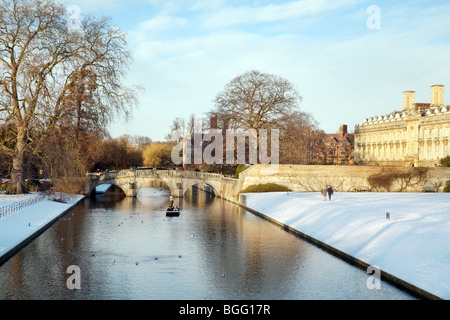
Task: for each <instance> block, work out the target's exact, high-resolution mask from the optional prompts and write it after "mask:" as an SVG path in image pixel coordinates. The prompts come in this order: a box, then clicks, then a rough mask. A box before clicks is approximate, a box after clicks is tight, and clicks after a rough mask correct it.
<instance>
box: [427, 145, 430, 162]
mask: <svg viewBox="0 0 450 320" xmlns="http://www.w3.org/2000/svg"><path fill="white" fill-rule="evenodd" d="M427 159H428V160H431V146H428V158H427Z"/></svg>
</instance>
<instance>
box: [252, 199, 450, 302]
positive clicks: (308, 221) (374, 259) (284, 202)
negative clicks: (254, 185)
mask: <svg viewBox="0 0 450 320" xmlns="http://www.w3.org/2000/svg"><path fill="white" fill-rule="evenodd" d="M244 199H245V205H246V206H247V207H249V208H251V209H253V210H255V211H257V212H260V213H262V214H264V215H266V216H268V217H269V218H271V219H274V220H276V221H278V222H280V223H282V224H285V225H287V226H290V227H292V228H293V229H296V230H298V231H300V232H302V233H304V234H306V235H308V236H309V237H312V238H314V239H317V240H319V241H321V242H323V243H326V244H327V245H329V246H331V247H333V248H336V249H338V250H340V251H342V252H344V253H346V254H348V255H350V256H352V257H355V258H357V259H359V260H362V261H364V262H366V263H367V264H369V265H374V266H377V267H379V268H380V269H381V270H383V271H385V272H387V273H389V274H392V275H394V276H396V277H398V278H400V279H401V280H403V281H406V282H408V283H410V284H413V285H415V286H417V287H419V288H421V289H423V290H425V291H428V292H429V293H432V294H434V295H436V296H438V297H440V298H443V299H450V276H449V274H450V194H448V193H336V194H335V195H334V196H333V198H332V201H324V200H323V197H322V195H321V194H320V193H306V192H305V193H286V192H274V193H253V194H245V195H244ZM387 212H389V214H390V220H387V219H386V213H387Z"/></svg>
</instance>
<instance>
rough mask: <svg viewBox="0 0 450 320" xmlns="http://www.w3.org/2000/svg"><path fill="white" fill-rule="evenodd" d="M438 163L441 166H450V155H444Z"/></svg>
mask: <svg viewBox="0 0 450 320" xmlns="http://www.w3.org/2000/svg"><path fill="white" fill-rule="evenodd" d="M439 164H440V165H441V166H443V167H450V156H446V157H444V158H442V159H441V160H439Z"/></svg>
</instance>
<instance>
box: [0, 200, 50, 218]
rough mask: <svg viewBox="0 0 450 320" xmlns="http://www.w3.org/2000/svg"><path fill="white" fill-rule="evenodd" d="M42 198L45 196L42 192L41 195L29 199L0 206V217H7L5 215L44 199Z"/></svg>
mask: <svg viewBox="0 0 450 320" xmlns="http://www.w3.org/2000/svg"><path fill="white" fill-rule="evenodd" d="M44 198H45V195H44V194H42V195H39V196H36V197H33V198H31V199H26V200H21V201H16V202H13V203H11V204H9V205H6V206H3V207H0V219H2V218H4V217H7V216H9V215H11V214H13V213H15V212H17V211H20V210H22V209H24V208H26V207H29V206H31V205H33V204H35V203H38V202H40V201H42V200H44Z"/></svg>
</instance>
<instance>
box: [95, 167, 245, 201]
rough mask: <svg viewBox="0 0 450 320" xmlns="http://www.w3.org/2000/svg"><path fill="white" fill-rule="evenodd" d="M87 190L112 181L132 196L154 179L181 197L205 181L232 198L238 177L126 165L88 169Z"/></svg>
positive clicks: (221, 196)
mask: <svg viewBox="0 0 450 320" xmlns="http://www.w3.org/2000/svg"><path fill="white" fill-rule="evenodd" d="M89 178H90V185H89V190H88V194H91V193H92V191H93V190H94V189H95V187H97V186H98V185H101V184H112V185H115V186H117V187H119V188H120V189H122V190H123V192H124V193H125V195H126V196H127V197H135V196H136V195H137V193H138V191H139V189H141V188H148V187H150V186H152V183H153V182H154V181H160V182H163V183H164V184H165V185H167V186H168V187H169V189H170V191H171V193H172V195H173V196H174V197H178V198H182V197H183V195H184V193H185V192H186V190H188V189H189V188H190V187H192V186H193V185H199V184H200V185H201V184H207V185H208V186H210V187H211V188H212V190H213V191H214V194H215V195H216V196H218V197H220V198H224V199H226V200H229V201H233V202H236V201H237V200H238V199H237V197H238V195H239V180H237V179H231V178H227V177H224V176H223V175H221V174H216V173H205V172H197V171H180V170H156V169H152V168H149V169H145V168H137V169H127V170H117V171H110V172H102V173H90V174H89Z"/></svg>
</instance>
